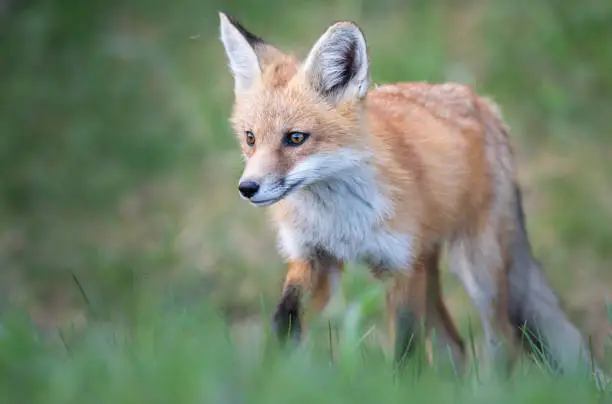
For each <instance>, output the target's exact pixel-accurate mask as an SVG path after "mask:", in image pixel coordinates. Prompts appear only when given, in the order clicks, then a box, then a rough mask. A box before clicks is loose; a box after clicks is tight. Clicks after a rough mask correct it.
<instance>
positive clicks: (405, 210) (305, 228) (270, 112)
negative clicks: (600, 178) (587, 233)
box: [219, 12, 602, 375]
mask: <svg viewBox="0 0 612 404" xmlns="http://www.w3.org/2000/svg"><path fill="white" fill-rule="evenodd" d="M219 18H220V40H221V42H222V44H223V47H224V50H225V56H226V57H227V59H226V60H227V62H228V69H229V71H230V72H231V75H232V77H233V84H234V88H233V93H234V94H233V95H234V100H233V105H232V110H231V114H230V117H229V122H230V125H231V128H232V131H233V132H234V134H235V135H236V139H237V141H238V144H239V146H240V149H241V156H242V158H243V160H244V169H243V172H242V175H241V176H240V179H239V181H238V184H237V188H238V192H239V195H240V197H241V198H242V199H244V200H246V201H247V202H248V203H249V204H251V205H253V206H255V207H262V208H265V209H266V210H267V213H268V218H269V220H270V223H271V225H272V228H273V229H274V231H275V233H276V237H277V244H278V251H279V255H281V256H282V257H283V259H284V260H285V262H286V264H287V272H286V275H285V278H284V282H283V286H282V290H281V292H280V298H279V300H278V304H277V305H276V308H275V311H274V313H273V315H272V316H271V319H270V321H271V326H272V328H273V329H274V332H275V334H276V336H277V337H278V339H279V341H281V342H282V343H286V342H287V341H288V340H294V341H297V342H298V343H299V341H300V340H301V338H302V334H303V328H304V324H303V312H304V309H305V307H307V306H308V307H309V308H311V309H312V310H314V312H315V314H317V313H321V312H322V311H323V310H324V309H325V308H326V307H327V306H328V304H329V302H330V300H331V298H332V297H333V296H336V295H338V294H340V293H342V291H341V279H342V276H343V273H344V267H345V265H346V264H349V263H359V264H362V265H363V266H365V267H366V268H369V270H370V272H371V274H372V275H373V277H374V279H375V280H378V281H381V282H386V283H388V285H387V289H386V310H387V322H388V330H389V335H390V338H391V339H392V347H393V351H394V353H393V361H394V363H395V364H397V365H398V366H401V364H402V363H403V361H406V360H409V358H410V357H411V356H412V355H413V354H414V352H415V347H416V346H417V345H418V343H422V342H423V340H424V339H425V338H427V337H428V336H431V335H432V334H433V333H435V335H436V345H437V346H438V347H439V348H442V349H443V351H442V352H449V354H450V356H451V358H450V359H451V360H452V361H453V363H454V364H455V365H456V366H457V367H458V368H460V369H464V368H465V363H466V360H467V357H466V347H465V342H464V340H463V337H462V336H461V335H460V333H459V331H458V328H457V326H456V325H455V323H454V322H453V320H452V318H451V315H450V311H449V309H448V307H447V306H446V304H445V301H444V296H443V291H442V286H441V280H440V278H441V273H440V258H441V254H442V253H443V250H444V249H446V251H447V252H448V257H449V269H450V272H451V273H452V274H454V275H455V276H456V277H457V278H458V280H459V281H460V284H461V285H462V286H463V288H464V289H465V291H466V292H467V294H468V295H469V297H470V299H471V301H472V302H473V305H474V306H475V308H476V309H477V311H478V314H479V317H480V320H481V326H482V328H483V333H484V350H485V352H486V356H487V357H488V358H489V359H490V360H492V361H494V360H496V358H505V359H504V360H503V363H505V366H506V367H505V368H506V369H508V370H511V369H513V368H514V364H515V362H516V359H517V357H518V356H519V355H520V354H521V352H526V353H530V354H534V352H536V351H539V352H541V353H542V354H544V355H545V357H546V360H547V361H548V362H549V363H550V364H551V366H554V369H557V370H559V371H564V370H565V369H569V368H570V366H571V365H572V364H576V363H577V361H579V362H580V363H586V364H589V366H590V368H589V370H591V369H595V370H596V371H597V372H598V374H599V375H601V374H602V373H601V371H600V370H599V367H598V365H597V364H595V363H591V358H592V355H591V354H590V351H589V349H588V347H587V346H586V344H585V343H584V340H583V336H582V335H581V333H580V332H579V330H578V329H577V328H576V327H575V326H574V325H573V324H572V322H571V321H570V320H569V319H568V317H567V315H566V314H565V312H564V310H563V308H562V307H561V302H560V300H559V298H558V296H557V294H556V292H555V291H554V290H553V288H552V286H551V284H550V283H549V281H548V280H547V278H546V275H545V273H544V270H543V268H542V266H541V264H540V263H539V261H537V259H536V258H535V257H534V255H533V253H532V248H531V244H530V241H529V237H528V234H527V227H526V218H525V213H524V210H523V202H522V196H521V189H520V187H519V182H518V178H517V169H516V164H515V162H514V151H513V146H512V145H511V139H510V130H509V126H508V124H507V123H506V121H505V120H504V118H503V116H502V113H501V109H500V107H499V106H498V105H497V104H496V103H495V102H494V101H493V100H492V99H491V98H489V97H486V96H483V95H480V94H477V93H476V92H475V91H474V90H473V89H472V87H471V86H469V85H466V84H460V83H455V82H443V83H428V82H396V83H387V84H379V85H372V84H371V79H370V66H369V64H370V63H369V55H368V49H367V44H366V39H365V35H364V33H363V31H362V29H361V28H360V27H359V26H358V25H357V24H356V23H355V22H352V21H337V22H334V23H333V24H332V25H330V26H329V27H328V28H327V30H326V31H325V32H324V33H323V34H322V35H321V36H320V37H319V38H318V39H317V40H316V42H315V43H314V45H312V47H311V48H310V50H309V51H308V53H307V55H306V57H305V58H300V57H298V56H296V55H295V54H293V53H289V52H284V51H281V50H280V49H279V48H278V47H276V46H274V45H272V44H270V43H269V42H268V41H266V40H264V39H262V38H261V37H260V36H257V35H255V34H253V33H252V32H250V31H249V30H247V29H246V28H245V27H244V25H242V24H241V23H240V22H239V21H238V20H237V19H236V18H235V17H233V16H231V15H229V14H227V13H225V12H219ZM525 338H529V339H530V340H529V342H530V343H526V342H525V341H524V340H525Z"/></svg>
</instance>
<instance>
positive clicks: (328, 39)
mask: <svg viewBox="0 0 612 404" xmlns="http://www.w3.org/2000/svg"><path fill="white" fill-rule="evenodd" d="M219 17H220V31H221V42H222V43H223V46H224V47H225V53H226V55H227V59H228V61H229V69H230V71H231V73H232V75H233V77H234V97H235V99H234V105H233V111H232V114H231V119H230V122H231V125H232V127H233V130H234V132H235V134H236V136H237V138H238V142H239V144H240V146H241V148H242V154H243V156H244V159H245V167H244V171H243V173H242V176H241V178H240V180H239V183H238V189H239V192H240V195H241V196H242V197H243V198H244V199H247V200H248V201H249V202H250V203H251V204H253V205H256V206H266V205H271V204H273V203H275V202H278V201H280V200H282V199H283V198H285V197H287V196H289V195H291V194H293V193H295V192H299V191H300V190H302V189H304V188H307V187H309V186H311V185H313V184H316V183H320V182H325V181H327V180H330V179H332V178H338V177H341V176H342V175H346V174H347V172H348V171H350V169H352V168H355V167H356V166H358V165H359V164H360V163H361V162H362V161H363V160H364V158H366V155H367V150H368V146H367V144H366V143H367V137H365V136H362V135H361V134H362V132H363V131H364V127H363V124H364V122H363V112H362V111H363V103H364V100H365V97H366V94H367V91H368V87H369V84H370V77H369V70H368V55H367V50H366V41H365V38H364V36H363V34H362V32H361V30H360V29H359V28H358V27H357V26H356V25H355V24H353V23H350V22H337V23H335V24H333V25H332V26H330V27H329V28H328V29H327V31H326V32H325V33H324V34H323V35H322V36H321V37H320V38H319V39H318V40H317V41H316V43H315V44H314V45H313V46H312V48H311V50H310V51H309V53H308V55H307V57H306V58H305V59H304V60H303V61H299V60H297V59H296V58H295V57H294V56H292V55H289V54H285V53H283V52H281V51H280V50H278V49H277V48H276V47H274V46H272V45H270V44H268V43H267V42H265V41H264V40H263V39H262V38H260V37H258V36H256V35H254V34H252V33H250V32H248V31H247V30H246V29H245V28H244V27H243V26H242V25H241V24H240V23H239V22H238V21H236V20H235V19H234V18H233V17H230V16H227V15H226V14H224V13H219Z"/></svg>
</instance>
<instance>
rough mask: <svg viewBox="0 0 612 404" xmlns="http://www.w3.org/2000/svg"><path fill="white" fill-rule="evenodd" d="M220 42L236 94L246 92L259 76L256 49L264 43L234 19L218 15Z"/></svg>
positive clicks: (259, 70)
mask: <svg viewBox="0 0 612 404" xmlns="http://www.w3.org/2000/svg"><path fill="white" fill-rule="evenodd" d="M219 20H220V31H221V42H223V46H224V47H225V54H226V55H227V58H228V60H229V68H230V71H231V72H232V75H233V76H234V89H235V92H236V93H239V92H241V91H244V90H247V89H248V88H249V87H251V85H252V84H253V82H254V81H255V79H256V78H257V77H259V76H260V75H261V66H260V60H259V57H258V49H261V48H262V47H265V42H264V41H263V39H261V38H260V37H258V36H255V35H253V34H252V33H250V32H249V31H247V30H246V29H245V28H244V27H243V26H242V25H241V24H240V23H239V22H238V21H237V20H236V19H235V18H234V17H232V16H230V15H227V14H225V13H223V12H220V13H219Z"/></svg>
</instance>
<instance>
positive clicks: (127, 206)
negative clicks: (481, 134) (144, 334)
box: [0, 0, 612, 402]
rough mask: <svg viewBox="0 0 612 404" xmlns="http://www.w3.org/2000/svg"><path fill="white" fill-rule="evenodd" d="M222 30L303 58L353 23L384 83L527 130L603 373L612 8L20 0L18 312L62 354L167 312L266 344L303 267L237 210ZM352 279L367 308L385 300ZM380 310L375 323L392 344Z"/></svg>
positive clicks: (449, 288)
mask: <svg viewBox="0 0 612 404" xmlns="http://www.w3.org/2000/svg"><path fill="white" fill-rule="evenodd" d="M219 10H224V11H226V12H228V13H230V14H233V15H235V16H236V17H237V18H238V19H239V20H240V21H241V22H242V23H243V24H244V25H245V26H246V27H247V28H248V29H249V30H251V31H252V32H254V33H256V34H258V35H260V36H262V37H264V38H265V39H266V40H268V41H269V42H271V43H273V44H274V45H276V46H278V47H279V48H281V49H283V50H289V51H294V52H296V53H298V54H299V55H302V56H304V55H305V54H306V52H307V51H308V49H309V47H310V46H311V45H312V44H313V43H314V42H315V41H316V39H317V38H318V36H319V35H320V34H322V33H323V31H324V30H325V29H326V28H327V26H328V25H330V24H331V23H333V22H334V21H335V20H340V19H350V20H354V21H356V22H357V23H358V24H359V25H360V26H361V27H362V28H363V29H364V31H365V35H366V38H367V41H368V45H369V51H370V56H371V72H372V78H373V82H375V83H377V82H378V83H380V82H389V81H458V82H462V83H468V84H471V85H472V86H473V87H474V88H475V89H476V90H477V91H479V92H481V93H482V94H486V95H488V96H491V97H492V98H493V99H495V100H496V101H497V102H498V103H499V104H500V105H501V106H502V109H503V111H504V114H505V117H506V119H507V121H508V122H509V124H510V126H511V127H512V134H513V141H514V148H515V152H516V155H517V160H518V164H519V175H520V180H521V182H522V186H523V189H524V196H525V205H526V212H527V216H528V227H529V231H530V233H531V238H532V242H533V246H534V250H535V253H536V255H537V257H538V258H539V259H540V260H541V261H542V262H543V264H544V266H545V268H546V271H547V273H548V275H549V277H550V279H551V282H552V283H553V285H554V286H555V288H557V290H558V291H559V294H560V295H561V297H562V300H563V302H564V304H565V307H566V309H567V311H568V312H569V313H570V315H571V317H572V319H573V320H574V321H575V322H576V323H577V324H578V325H579V326H580V327H581V329H582V330H583V331H584V332H585V333H588V334H589V335H592V338H593V341H594V343H595V344H596V345H597V347H598V348H597V352H598V353H599V354H601V353H602V348H601V346H602V344H603V342H604V341H605V340H607V338H608V331H609V326H608V325H609V322H608V321H607V320H606V314H605V310H606V309H605V302H606V297H607V294H608V293H609V291H610V290H611V289H612V271H610V269H611V263H612V225H611V224H610V219H611V218H612V187H611V186H610V185H611V184H612V158H611V157H612V132H611V129H610V123H609V120H610V114H611V113H612V73H611V72H612V46H610V38H612V2H610V1H607V0H583V1H580V2H576V1H574V2H571V1H558V0H531V1H527V0H515V1H502V0H479V1H476V0H473V1H470V0H465V1H461V2H460V1H451V0H449V1H441V0H430V1H425V0H411V1H399V0H376V1H370V0H368V1H366V0H355V1H348V0H342V1H328V0H326V1H293V2H289V1H280V0H260V1H246V0H231V1H205V0H198V1H195V0H179V1H175V2H166V1H160V0H147V1H145V0H128V1H114V0H107V1H100V0H90V1H88V2H84V1H76V0H63V1H59V0H58V1H50V0H48V1H45V0H31V1H27V0H0V89H1V91H0V223H2V226H1V228H0V312H1V313H8V312H10V310H9V309H12V308H25V310H26V313H27V315H28V317H29V318H31V319H32V320H33V322H34V324H35V325H36V326H37V327H38V329H40V330H43V331H45V332H46V333H48V334H51V335H55V336H58V335H59V336H60V337H61V336H62V333H61V330H62V328H61V327H64V328H65V327H72V326H73V325H74V324H76V325H77V327H80V328H83V327H85V328H88V327H96V326H98V325H99V324H111V325H113V326H115V325H118V324H121V325H122V326H123V325H125V326H128V327H130V326H131V325H134V324H140V323H141V322H142V321H144V320H143V319H144V318H150V317H155V316H156V315H157V314H153V313H157V311H155V310H153V309H152V308H153V307H159V305H160V304H161V305H162V306H163V307H168V306H170V307H172V308H173V310H175V309H177V308H179V309H181V310H182V309H189V308H191V309H193V308H194V307H211V308H212V310H213V311H214V312H215V313H217V315H218V316H219V318H221V319H222V321H223V324H226V325H224V326H223V327H226V326H227V324H229V326H230V329H231V330H232V332H235V334H236V335H239V336H243V337H246V340H253V339H257V338H255V337H254V336H255V335H260V334H264V333H265V327H264V326H266V325H267V322H268V319H267V316H268V314H266V313H270V312H271V310H272V309H273V306H274V304H275V302H276V299H277V297H278V294H279V292H280V286H281V282H282V277H283V271H284V268H283V264H282V261H281V260H280V257H279V256H278V254H277V253H276V250H275V243H274V236H273V233H272V231H271V229H270V227H269V225H268V224H267V223H266V220H265V219H266V218H265V213H264V211H263V210H261V209H257V208H255V207H251V206H250V205H248V204H246V203H245V202H244V201H242V200H241V199H240V198H239V196H238V192H237V190H236V183H237V180H238V177H239V175H240V173H241V169H242V161H241V158H240V155H239V151H238V147H237V144H236V141H235V139H234V137H233V134H232V133H231V131H230V128H229V124H228V117H229V113H230V108H231V102H232V97H233V94H232V89H233V84H232V78H231V75H230V73H229V71H228V70H227V68H226V59H225V54H224V51H223V48H222V45H221V43H220V41H219V39H218V38H219V34H218V15H217V12H218V11H219ZM354 269H355V270H354V271H350V272H349V275H348V276H347V278H346V279H345V284H346V292H345V295H346V300H347V301H348V302H351V301H354V300H358V299H359V296H361V295H362V294H363V293H366V292H367V291H368V290H369V289H368V287H374V286H371V282H369V277H368V274H367V273H366V272H365V271H364V270H362V268H359V267H354ZM445 292H446V294H447V296H448V299H449V306H450V307H451V311H452V313H453V315H454V316H455V317H456V319H457V322H458V323H459V324H460V328H461V330H462V332H463V333H464V335H466V333H467V327H468V325H467V324H468V321H467V319H468V316H471V318H472V320H473V319H474V318H475V315H474V312H473V311H472V308H471V305H470V302H469V300H468V299H467V297H466V295H465V293H464V292H463V291H462V290H461V288H460V287H459V285H458V284H457V282H456V281H455V280H454V279H453V278H451V277H449V276H445ZM376 304H378V306H376V307H375V308H374V310H373V312H372V317H371V320H372V321H371V322H370V323H371V324H378V325H381V324H384V318H382V317H380V316H381V315H382V310H381V309H382V300H380V302H379V303H376ZM472 323H474V324H475V323H476V322H475V321H472ZM58 327H60V328H58ZM187 328H189V327H187ZM377 329H379V330H380V331H381V333H382V334H384V332H385V331H384V327H382V328H381V327H377ZM245 330H246V332H245ZM253 330H255V331H253ZM474 332H475V333H476V334H477V335H478V333H479V331H478V330H475V331H474ZM180 335H181V333H180V332H178V334H177V335H176V338H178V340H176V341H175V342H173V343H182V342H181V339H180V338H181V337H180ZM168 338H170V337H168ZM383 340H384V338H383ZM64 342H65V341H64ZM186 344H189V342H186ZM7 349H8V348H7ZM11 349H13V348H11ZM24 349H25V348H24ZM7 352H8V351H7ZM11 352H13V351H12V350H11ZM27 352H30V351H27ZM114 354H116V355H119V354H117V353H116V352H115V353H114ZM7 355H8V354H7ZM0 358H4V359H6V360H9V359H11V360H21V359H22V358H21V357H13V356H10V355H9V356H6V357H3V356H0ZM24 366H25V365H24ZM61 366H67V365H66V364H62V365H61ZM305 372H306V370H305ZM317 380H318V379H317ZM58 383H59V382H58ZM385 383H387V382H385ZM217 386H218V385H217ZM92 388H93V387H92ZM364 388H365V387H364ZM58 394H59V393H58ZM75 394H76V393H75ZM168 394H169V393H168ZM219 394H221V393H219ZM262 394H263V393H262ZM266 394H267V393H266ZM270 394H272V393H270ZM372 394H374V393H372ZM264 396H265V397H268V401H265V400H264V401H263V402H270V401H269V400H271V399H270V398H269V397H272V396H266V395H265V394H264V395H263V396H261V397H264ZM28 397H31V396H28ZM57 397H60V398H58V400H60V401H58V402H67V401H62V400H61V397H63V396H60V395H58V396H57ZM224 397H225V396H224ZM362 397H363V396H362ZM66 400H67V399H66ZM219 400H221V401H223V400H225V399H219ZM227 400H229V401H231V402H235V401H232V399H230V398H227ZM313 400H314V398H313ZM47 402H50V401H47ZM161 402H167V401H163V400H162V401H161ZM187 402H189V401H187ZM224 402H227V401H224ZM280 402H284V401H282V400H281V401H280ZM306 402H311V401H308V400H306ZM568 402H573V401H568Z"/></svg>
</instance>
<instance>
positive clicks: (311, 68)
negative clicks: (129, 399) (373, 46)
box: [302, 21, 370, 103]
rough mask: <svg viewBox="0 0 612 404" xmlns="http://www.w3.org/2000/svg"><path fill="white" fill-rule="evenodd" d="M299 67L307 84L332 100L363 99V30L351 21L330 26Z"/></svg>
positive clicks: (367, 78)
mask: <svg viewBox="0 0 612 404" xmlns="http://www.w3.org/2000/svg"><path fill="white" fill-rule="evenodd" d="M302 69H303V70H304V73H305V74H306V78H307V81H308V82H309V84H310V85H311V86H312V87H313V88H314V89H315V90H316V91H317V92H318V93H319V94H321V95H322V96H323V97H325V98H326V99H328V100H329V101H331V102H332V103H337V102H339V101H340V100H342V99H346V98H349V97H350V98H357V99H360V98H363V97H364V96H365V95H366V93H367V91H368V87H369V85H370V74H369V66H368V53H367V47H366V41H365V38H364V36H363V33H362V32H361V30H360V29H359V27H357V26H356V25H355V24H353V23H351V22H346V21H342V22H338V23H336V24H334V25H332V26H331V27H329V28H328V29H327V31H326V32H325V33H324V34H323V35H322V36H321V37H320V38H319V40H318V41H317V42H316V43H315V45H314V46H313V47H312V49H311V50H310V53H309V54H308V56H307V58H306V60H305V62H304V64H303V67H302Z"/></svg>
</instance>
